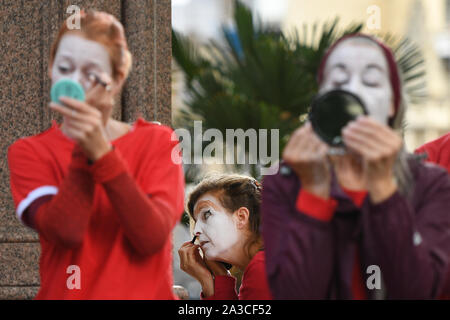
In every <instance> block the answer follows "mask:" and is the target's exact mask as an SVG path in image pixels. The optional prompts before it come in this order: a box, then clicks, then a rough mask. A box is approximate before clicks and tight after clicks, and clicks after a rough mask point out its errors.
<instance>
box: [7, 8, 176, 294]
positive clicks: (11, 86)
mask: <svg viewBox="0 0 450 320" xmlns="http://www.w3.org/2000/svg"><path fill="white" fill-rule="evenodd" d="M73 4H74V5H77V6H79V7H80V8H81V9H88V8H93V9H96V10H101V11H106V12H109V13H111V14H113V15H115V16H116V17H117V18H118V19H119V20H120V21H121V22H122V23H123V25H124V27H125V30H126V34H127V39H128V46H129V48H130V51H131V53H132V55H133V68H132V71H131V74H130V77H129V79H128V81H127V84H126V86H125V88H124V91H123V93H122V95H121V97H119V99H117V106H116V111H115V112H114V117H115V118H116V119H121V120H123V121H127V122H132V121H134V120H135V119H136V118H137V117H138V116H142V117H143V118H145V119H147V120H155V121H160V122H161V123H163V124H166V125H170V121H171V120H170V119H171V110H170V106H171V90H170V61H171V33H170V30H171V23H170V19H171V3H170V0H147V1H145V0H91V1H67V0H64V1H62V0H44V1H41V0H33V1H30V0H20V1H18V0H2V1H1V2H0V16H1V22H0V23H1V39H0V41H1V43H2V46H1V47H0V57H1V61H0V75H1V85H0V101H1V103H0V115H1V126H0V130H1V131H0V134H1V135H0V137H1V139H0V159H1V162H0V299H31V298H33V297H34V296H35V294H36V293H37V291H38V289H39V243H38V237H37V234H36V233H35V232H33V231H32V230H30V229H28V228H26V227H24V226H23V225H22V224H21V223H20V222H19V221H18V219H17V218H16V216H15V210H14V204H13V201H12V198H11V194H10V188H9V172H8V165H7V158H6V157H7V148H8V146H9V145H10V144H12V143H13V142H14V141H15V140H16V139H18V138H20V137H24V136H30V135H34V134H37V133H39V132H41V131H43V130H45V129H47V128H49V127H50V125H51V119H58V117H57V116H56V114H54V113H53V112H51V111H50V110H49V109H48V107H47V104H48V102H49V91H50V79H49V78H48V73H47V69H48V57H49V52H50V48H51V44H52V42H53V40H54V38H55V37H56V33H57V31H58V29H59V27H60V26H61V24H62V22H63V21H64V19H66V18H67V17H69V16H70V15H71V14H70V13H67V12H66V10H67V7H69V6H70V5H73Z"/></svg>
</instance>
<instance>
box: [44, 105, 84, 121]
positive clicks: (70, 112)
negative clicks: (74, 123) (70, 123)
mask: <svg viewBox="0 0 450 320" xmlns="http://www.w3.org/2000/svg"><path fill="white" fill-rule="evenodd" d="M49 107H50V109H52V110H54V111H56V112H58V113H59V114H61V115H63V116H65V117H68V118H70V119H72V118H73V119H79V118H80V113H79V112H77V111H76V110H75V109H71V108H70V107H64V106H61V105H59V104H56V103H54V102H50V103H49Z"/></svg>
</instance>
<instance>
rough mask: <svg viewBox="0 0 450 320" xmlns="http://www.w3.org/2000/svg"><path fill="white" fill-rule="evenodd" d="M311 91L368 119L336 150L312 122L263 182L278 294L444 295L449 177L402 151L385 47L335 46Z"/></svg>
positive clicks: (363, 42) (356, 38)
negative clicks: (359, 108)
mask: <svg viewBox="0 0 450 320" xmlns="http://www.w3.org/2000/svg"><path fill="white" fill-rule="evenodd" d="M318 80H319V91H320V93H321V94H322V93H327V92H329V91H331V90H334V89H340V90H345V91H348V92H350V93H352V94H354V95H357V96H358V97H359V98H360V99H361V101H362V102H363V103H364V105H365V106H366V109H367V112H368V115H367V116H361V117H359V118H357V119H356V120H355V121H351V122H350V123H349V124H348V125H347V126H346V127H345V128H344V129H343V130H342V137H343V141H344V144H345V147H346V153H345V154H344V155H337V154H336V153H335V152H333V150H332V149H331V148H330V146H329V145H327V144H325V143H324V142H323V141H322V140H321V139H320V138H319V137H318V136H317V135H316V133H315V132H314V131H313V129H312V126H311V124H310V123H306V124H305V125H304V126H302V127H301V128H299V129H297V130H296V131H295V132H294V133H293V134H292V136H291V138H290V140H289V142H288V144H287V145H286V147H285V150H284V151H283V160H284V162H283V163H282V164H281V169H280V172H279V173H278V174H276V175H273V176H267V177H266V178H265V179H264V182H263V185H264V188H263V195H262V222H263V226H262V233H263V238H264V243H265V249H266V250H265V252H266V269H267V276H268V281H269V285H270V289H271V291H272V294H273V296H274V297H275V298H276V299H380V298H386V299H408V298H409V299H417V298H425V299H430V298H438V297H440V296H441V295H443V294H445V293H446V292H448V290H449V289H450V288H449V287H448V281H449V276H450V274H448V270H449V266H450V256H449V253H450V234H449V230H450V215H449V207H448V204H449V203H450V178H449V176H448V174H447V172H446V171H445V170H443V169H441V168H439V167H437V166H429V165H425V164H424V163H421V162H420V161H418V160H417V159H416V158H415V157H414V156H411V155H408V154H407V153H406V152H405V149H404V147H403V141H402V138H401V136H400V135H399V134H398V133H397V131H400V130H401V127H402V122H403V121H402V120H403V115H404V110H405V99H404V98H402V85H401V78H400V75H399V71H398V70H397V65H396V62H395V59H394V55H393V53H392V52H391V50H390V49H389V48H388V47H386V46H385V45H384V44H383V43H381V42H379V41H378V40H376V39H375V38H373V37H370V36H367V35H363V34H353V35H349V36H346V37H343V38H341V39H340V40H338V41H337V42H336V43H335V44H334V45H333V46H332V47H331V48H330V49H329V50H328V52H327V53H326V55H325V57H324V58H323V59H322V63H321V65H320V69H319V72H318Z"/></svg>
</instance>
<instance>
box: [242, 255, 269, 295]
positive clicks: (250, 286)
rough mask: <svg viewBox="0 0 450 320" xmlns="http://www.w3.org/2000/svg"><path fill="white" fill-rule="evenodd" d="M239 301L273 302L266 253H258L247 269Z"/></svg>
mask: <svg viewBox="0 0 450 320" xmlns="http://www.w3.org/2000/svg"><path fill="white" fill-rule="evenodd" d="M239 300H272V294H271V293H270V290H269V284H268V282H267V276H266V267H265V256H264V251H260V252H258V253H257V254H256V255H255V256H254V257H253V259H252V260H251V261H250V263H249V265H248V266H247V268H246V269H245V272H244V275H243V277H242V284H241V288H240V290H239Z"/></svg>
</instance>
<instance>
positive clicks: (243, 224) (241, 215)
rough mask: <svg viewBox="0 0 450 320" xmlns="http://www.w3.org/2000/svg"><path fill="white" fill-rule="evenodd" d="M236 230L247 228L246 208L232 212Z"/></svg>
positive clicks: (247, 214)
mask: <svg viewBox="0 0 450 320" xmlns="http://www.w3.org/2000/svg"><path fill="white" fill-rule="evenodd" d="M234 216H235V219H236V222H237V228H238V229H245V228H247V226H248V223H249V219H250V211H248V209H247V208H246V207H240V208H239V209H237V210H236V211H235V212H234Z"/></svg>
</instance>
